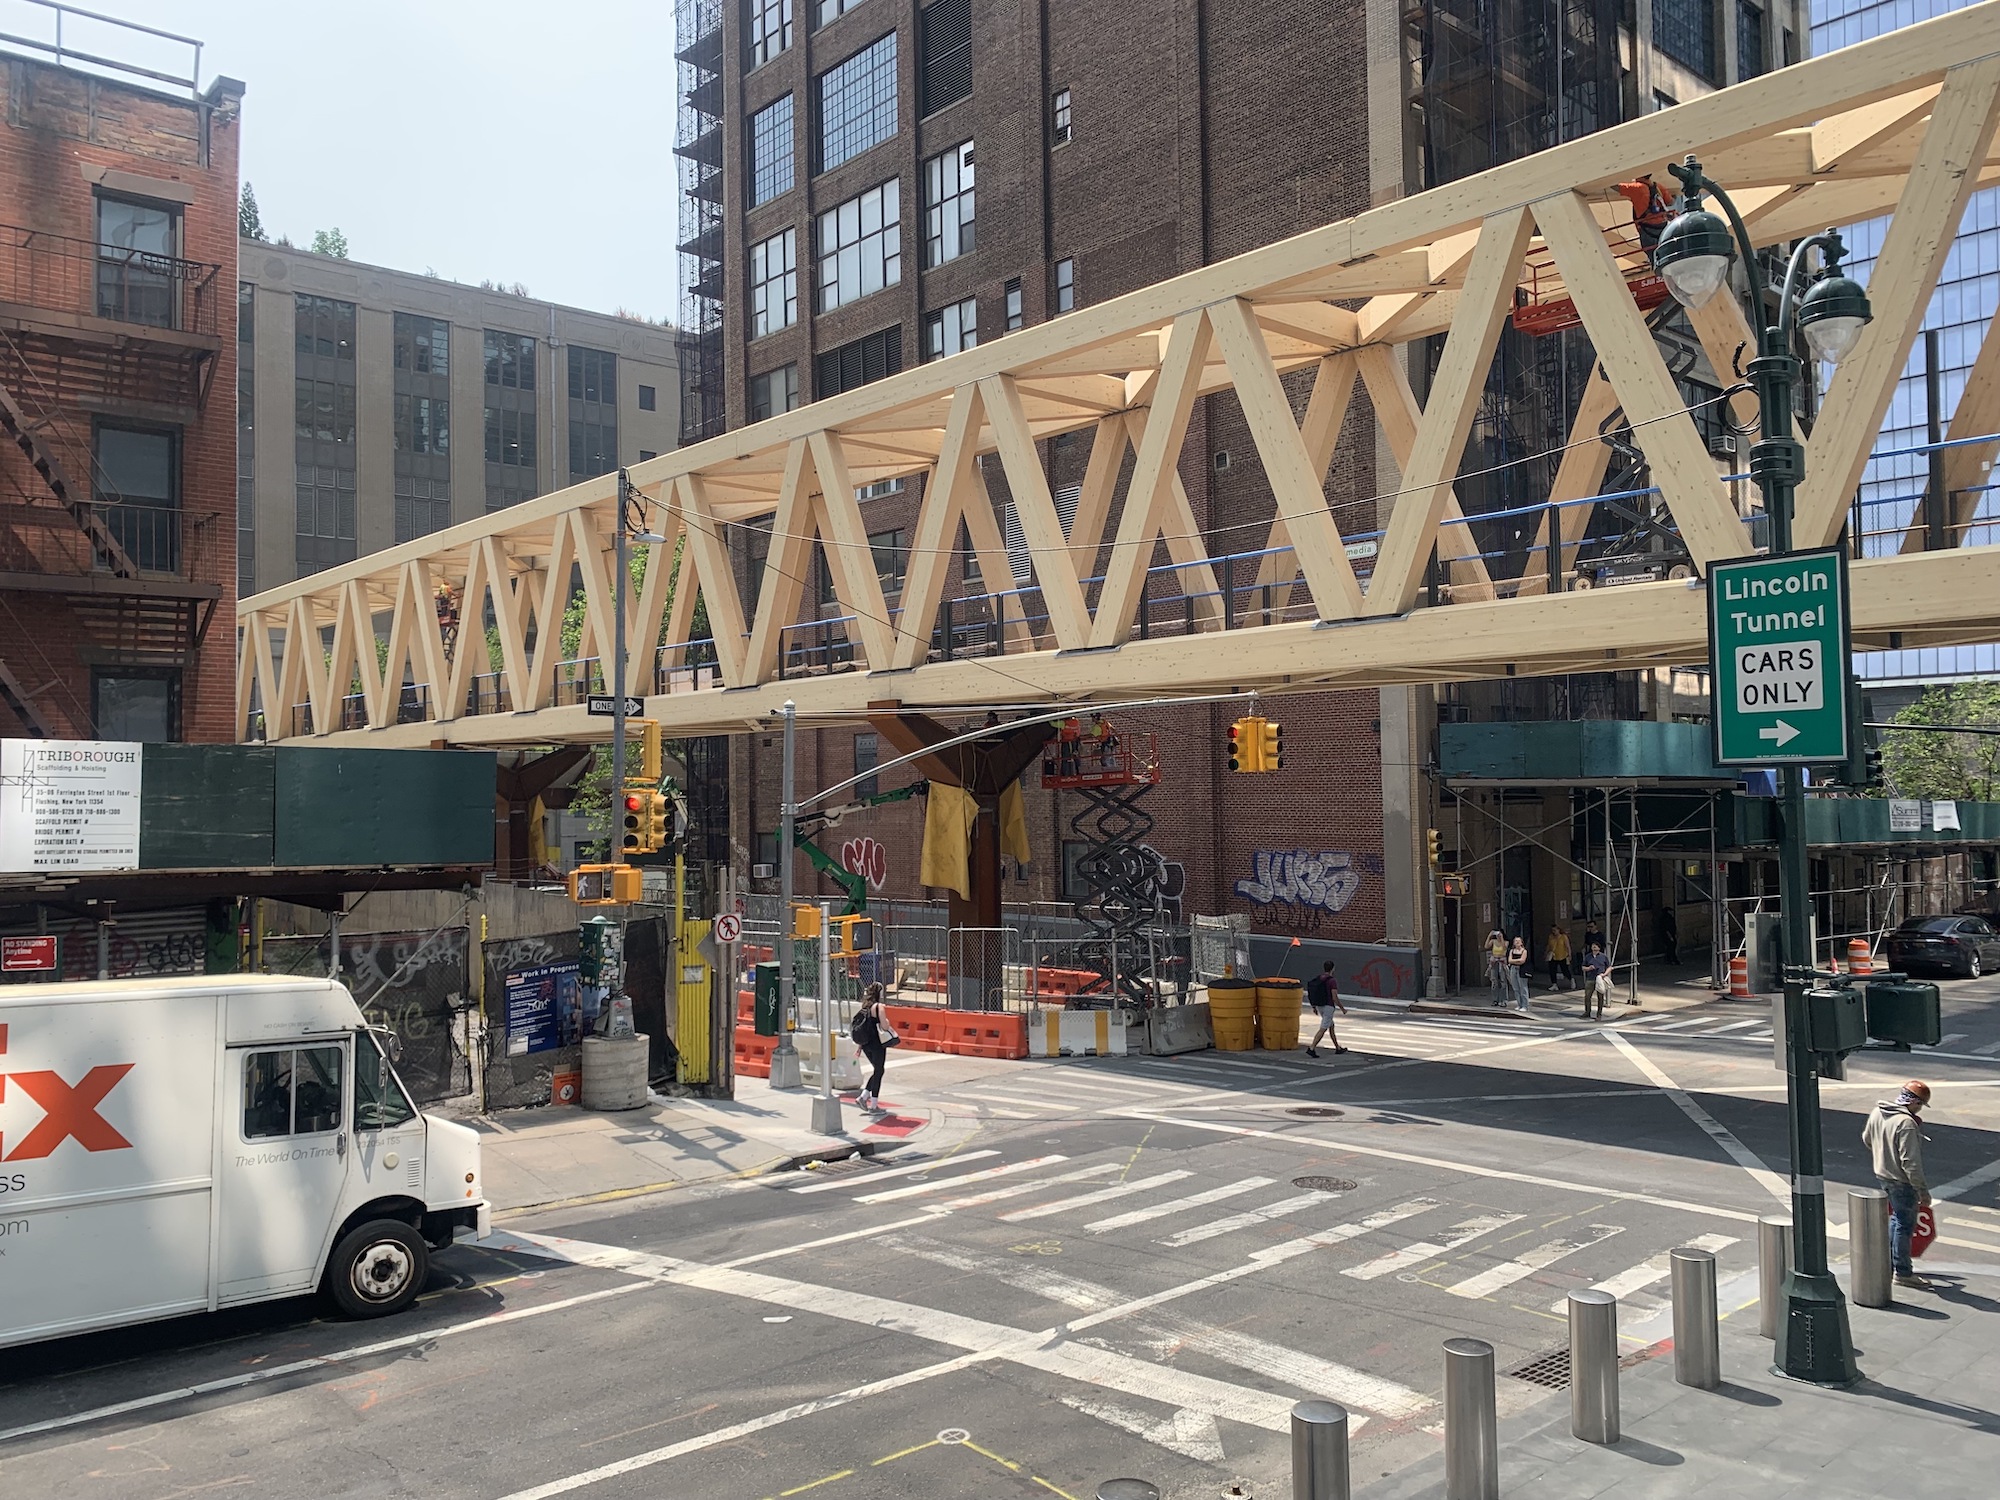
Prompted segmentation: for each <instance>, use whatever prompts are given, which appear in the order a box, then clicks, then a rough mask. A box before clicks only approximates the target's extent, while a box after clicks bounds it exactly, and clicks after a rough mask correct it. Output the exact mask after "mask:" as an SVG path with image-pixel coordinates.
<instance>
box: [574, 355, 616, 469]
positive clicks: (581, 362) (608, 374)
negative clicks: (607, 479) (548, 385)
mask: <svg viewBox="0 0 2000 1500" xmlns="http://www.w3.org/2000/svg"><path fill="white" fill-rule="evenodd" d="M617 467H618V356H617V355H615V354H608V353H606V352H605V351H604V350H602V349H586V348H584V347H583V346H582V345H580V344H571V345H570V346H569V477H570V480H571V482H572V483H574V482H576V481H577V480H580V479H589V478H591V477H592V476H594V475H597V474H609V473H610V472H611V471H612V470H613V469H615V468H617Z"/></svg>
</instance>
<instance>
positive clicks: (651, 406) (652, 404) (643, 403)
mask: <svg viewBox="0 0 2000 1500" xmlns="http://www.w3.org/2000/svg"><path fill="white" fill-rule="evenodd" d="M639 410H640V411H658V410H659V398H658V396H657V395H655V394H654V391H653V388H652V387H651V386H650V385H642V386H640V387H639Z"/></svg>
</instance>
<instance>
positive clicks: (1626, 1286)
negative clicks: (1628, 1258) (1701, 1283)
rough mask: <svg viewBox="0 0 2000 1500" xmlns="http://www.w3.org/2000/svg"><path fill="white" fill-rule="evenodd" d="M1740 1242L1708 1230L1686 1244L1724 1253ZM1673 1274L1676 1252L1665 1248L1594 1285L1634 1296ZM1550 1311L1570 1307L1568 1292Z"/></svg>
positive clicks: (1595, 1289) (1596, 1289) (1597, 1289)
mask: <svg viewBox="0 0 2000 1500" xmlns="http://www.w3.org/2000/svg"><path fill="white" fill-rule="evenodd" d="M1739 1243H1741V1242H1740V1241H1739V1240H1737V1238H1736V1237H1735V1236H1734V1235H1728V1234H1704V1235H1700V1236H1698V1237H1697V1238H1695V1239H1691V1240H1689V1241H1688V1242H1687V1244H1686V1246H1685V1247H1684V1248H1686V1249H1689V1250H1706V1251H1707V1252H1708V1253H1709V1254H1710V1255H1720V1254H1721V1253H1722V1252H1723V1251H1724V1250H1727V1249H1728V1248H1729V1247H1730V1246H1731V1245H1734V1244H1739ZM1672 1274H1673V1252H1672V1251H1671V1250H1662V1251H1661V1252H1660V1253H1659V1254H1658V1255H1655V1256H1654V1257H1653V1258H1652V1259H1650V1260H1644V1261H1641V1262H1640V1263H1639V1264H1638V1265H1636V1266H1633V1267H1632V1268H1631V1269H1630V1270H1626V1271H1620V1272H1619V1273H1618V1274H1617V1275H1616V1276H1610V1277H1607V1278H1605V1279H1604V1280H1603V1281H1599V1282H1596V1283H1594V1284H1593V1285H1592V1286H1591V1288H1590V1289H1591V1290H1592V1291H1593V1292H1609V1293H1610V1294H1611V1295H1612V1296H1614V1297H1618V1298H1621V1299H1622V1298H1625V1297H1629V1296H1631V1295H1632V1294H1633V1293H1634V1292H1637V1291H1643V1290H1644V1289H1645V1288H1647V1287H1649V1286H1652V1285H1653V1284H1654V1283H1655V1282H1660V1281H1665V1280H1666V1279H1667V1277H1668V1276H1670V1275H1672ZM1549 1311H1551V1312H1567V1311H1569V1298H1568V1297H1566V1296H1565V1297H1562V1298H1559V1299H1558V1300H1557V1301H1555V1302H1553V1303H1551V1304H1550V1306H1549Z"/></svg>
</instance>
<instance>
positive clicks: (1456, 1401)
mask: <svg viewBox="0 0 2000 1500" xmlns="http://www.w3.org/2000/svg"><path fill="white" fill-rule="evenodd" d="M1493 1401H1494V1394H1493V1346H1492V1345H1491V1344H1489V1343H1487V1342H1486V1341H1485V1340H1484V1339H1446V1340H1445V1341H1444V1500H1500V1423H1499V1418H1498V1416H1497V1415H1496V1414H1495V1412H1494V1408H1493Z"/></svg>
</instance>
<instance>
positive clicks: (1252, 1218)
mask: <svg viewBox="0 0 2000 1500" xmlns="http://www.w3.org/2000/svg"><path fill="white" fill-rule="evenodd" d="M1339 1196H1340V1194H1338V1193H1300V1194H1299V1195H1298V1197H1296V1198H1286V1199H1283V1200H1281V1201H1280V1202H1277V1203H1267V1204H1265V1205H1264V1207H1262V1208H1253V1209H1250V1210H1249V1211H1247V1212H1245V1213H1240V1214H1231V1215H1229V1216H1228V1217H1227V1218H1224V1219H1211V1220H1210V1221H1209V1222H1208V1223H1206V1224H1197V1225H1195V1226H1194V1227H1193V1228H1192V1229H1183V1230H1181V1231H1180V1233H1178V1234H1170V1235H1168V1236H1167V1237H1166V1238H1165V1239H1163V1240H1161V1241H1160V1243H1161V1244H1162V1245H1165V1246H1166V1247H1167V1248H1168V1249H1169V1250H1178V1249H1180V1248H1181V1247H1182V1246H1183V1245H1196V1244H1200V1243H1201V1242H1202V1241H1203V1240H1212V1239H1215V1238H1216V1237H1217V1236H1219V1235H1225V1234H1234V1233H1235V1232H1236V1231H1237V1230H1239V1229H1248V1228H1249V1227H1250V1226H1251V1225H1252V1224H1262V1223H1265V1222H1267V1221H1269V1220H1271V1219H1282V1218H1284V1217H1285V1216H1286V1215H1287V1214H1294V1213H1297V1212H1299V1211H1300V1210H1301V1209H1307V1208H1313V1207H1316V1206H1318V1205H1319V1204H1321V1203H1331V1202H1332V1201H1333V1200H1334V1199H1336V1198H1338V1197H1339Z"/></svg>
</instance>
